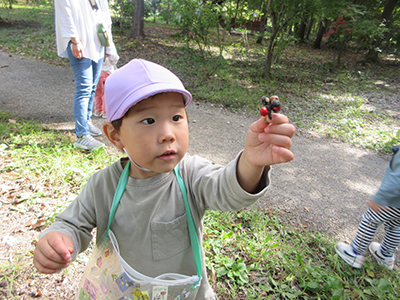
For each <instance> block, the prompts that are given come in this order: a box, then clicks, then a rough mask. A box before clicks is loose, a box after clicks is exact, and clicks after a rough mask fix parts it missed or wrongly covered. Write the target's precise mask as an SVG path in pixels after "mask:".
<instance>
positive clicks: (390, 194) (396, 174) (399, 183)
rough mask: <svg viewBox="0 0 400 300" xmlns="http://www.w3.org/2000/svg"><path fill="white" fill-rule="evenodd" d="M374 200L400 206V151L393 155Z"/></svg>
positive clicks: (385, 204)
mask: <svg viewBox="0 0 400 300" xmlns="http://www.w3.org/2000/svg"><path fill="white" fill-rule="evenodd" d="M372 201H374V202H375V203H376V204H379V205H383V206H391V207H396V208H400V151H397V152H396V153H395V154H394V155H393V158H392V160H391V161H390V164H389V166H388V167H387V168H386V171H385V175H384V176H383V179H382V183H381V186H380V187H379V190H378V192H377V193H376V194H375V195H374V196H373V197H372Z"/></svg>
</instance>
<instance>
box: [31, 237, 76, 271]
mask: <svg viewBox="0 0 400 300" xmlns="http://www.w3.org/2000/svg"><path fill="white" fill-rule="evenodd" d="M73 252H74V246H73V243H72V239H71V238H70V237H69V236H67V235H66V234H63V233H61V232H56V231H52V232H49V233H48V234H46V235H45V236H44V237H43V238H41V239H40V240H39V241H38V243H37V245H36V249H35V253H34V254H33V264H34V266H35V267H36V269H37V270H38V271H39V272H41V273H46V274H52V273H56V272H58V271H60V270H61V269H62V268H66V267H67V266H68V265H69V263H70V262H71V260H72V258H71V254H72V253H73Z"/></svg>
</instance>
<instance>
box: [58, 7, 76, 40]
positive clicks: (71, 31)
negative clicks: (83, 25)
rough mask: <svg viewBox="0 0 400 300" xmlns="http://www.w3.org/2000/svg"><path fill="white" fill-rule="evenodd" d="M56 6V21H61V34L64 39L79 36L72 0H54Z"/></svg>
mask: <svg viewBox="0 0 400 300" xmlns="http://www.w3.org/2000/svg"><path fill="white" fill-rule="evenodd" d="M54 7H55V11H56V22H58V23H59V26H60V28H61V35H62V38H64V39H70V38H71V37H76V38H79V34H78V31H77V29H76V26H75V24H74V19H73V13H72V9H73V7H72V4H71V1H70V0H54Z"/></svg>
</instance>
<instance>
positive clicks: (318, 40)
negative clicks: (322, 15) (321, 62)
mask: <svg viewBox="0 0 400 300" xmlns="http://www.w3.org/2000/svg"><path fill="white" fill-rule="evenodd" d="M325 22H326V19H324V20H321V21H319V29H318V33H317V37H316V38H315V41H314V44H313V48H314V49H321V41H322V36H323V35H324V34H325V32H326V26H325Z"/></svg>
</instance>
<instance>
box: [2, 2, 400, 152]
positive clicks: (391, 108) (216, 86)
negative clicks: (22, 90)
mask: <svg viewBox="0 0 400 300" xmlns="http://www.w3.org/2000/svg"><path fill="white" fill-rule="evenodd" d="M0 17H1V18H2V19H3V22H2V23H3V28H2V30H1V31H0V45H1V46H0V50H2V51H7V52H10V53H15V54H18V55H22V56H26V57H29V58H33V59H38V60H40V61H43V62H47V63H51V64H55V65H58V66H63V67H68V60H67V59H61V58H60V57H57V54H56V46H55V33H54V32H55V30H54V11H53V8H52V7H51V6H38V5H33V6H26V5H21V4H20V5H15V6H14V8H13V9H12V11H9V12H8V13H5V11H4V10H3V11H0ZM0 20H1V19H0ZM38 20H40V21H38ZM149 20H150V21H146V22H145V34H146V39H145V40H144V41H143V42H139V41H135V40H128V39H127V38H126V36H127V35H128V34H129V31H130V28H128V27H123V28H120V27H119V26H118V24H116V25H115V26H114V30H113V36H114V41H115V44H116V46H117V49H118V53H119V55H120V57H121V58H120V61H119V66H122V65H124V64H125V63H127V62H128V61H130V60H131V59H133V58H136V57H140V58H144V59H149V60H152V61H155V62H158V63H160V64H163V65H165V66H166V67H168V68H170V69H171V70H173V71H174V72H175V73H176V74H177V75H178V76H179V77H180V78H181V79H182V80H183V82H184V84H185V86H186V87H187V88H188V89H189V90H190V91H191V92H192V94H193V96H194V98H195V99H196V100H197V101H209V102H212V103H220V104H223V105H225V106H226V107H228V108H230V109H232V110H246V112H248V113H250V114H257V112H258V109H259V108H260V104H261V101H260V99H261V96H263V95H267V96H270V95H273V94H276V95H279V97H280V100H281V102H282V104H283V113H285V114H286V115H288V116H289V118H290V120H291V122H292V123H293V124H294V125H295V126H296V127H297V128H299V129H303V130H308V131H312V132H313V133H314V134H317V135H319V136H321V137H324V138H331V139H336V140H339V141H342V142H346V143H349V144H353V145H355V146H357V147H363V148H366V149H369V150H371V151H376V152H381V153H390V149H391V146H392V145H393V144H397V143H400V126H399V123H398V118H399V111H400V105H399V103H400V101H399V96H398V93H397V91H398V89H399V86H400V79H399V78H400V68H399V67H398V61H396V60H393V59H391V58H390V57H382V60H381V62H380V63H379V64H375V65H366V66H362V65H361V63H360V62H361V60H362V58H363V54H362V53H358V52H357V49H353V51H350V50H349V52H347V53H346V54H345V56H344V57H343V59H342V62H343V63H342V65H341V66H340V68H336V69H334V68H333V63H332V57H333V54H332V52H331V50H330V49H328V48H326V47H325V48H323V49H322V50H313V49H312V47H311V45H310V44H311V43H312V41H311V40H310V41H309V43H305V44H294V45H291V46H289V47H287V48H286V49H285V50H283V51H280V52H279V56H277V57H276V61H275V63H274V65H273V70H272V76H271V77H270V78H268V79H266V78H263V77H262V76H261V73H262V69H263V64H264V59H265V46H264V45H259V44H256V43H255V36H252V35H247V36H246V38H245V37H244V36H243V35H238V34H232V35H226V34H223V33H220V34H214V35H213V36H212V38H213V37H215V38H214V40H213V39H211V41H212V42H211V43H210V48H209V49H210V51H209V52H204V51H203V52H202V51H200V50H199V49H198V47H196V46H195V45H193V44H191V43H190V42H187V41H185V39H184V38H183V37H182V36H181V34H180V32H179V30H177V29H176V28H174V27H172V26H167V25H166V24H162V23H154V22H152V20H153V19H152V18H150V19H149ZM4 23H5V24H6V25H4ZM127 23H128V22H126V24H127ZM11 25H12V26H11ZM0 26H1V23H0ZM217 36H219V40H218V39H217V38H216V37H217ZM219 49H223V57H218V56H217V55H216V53H218V51H219ZM204 53H205V57H206V59H204V58H202V54H204Z"/></svg>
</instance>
